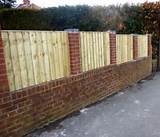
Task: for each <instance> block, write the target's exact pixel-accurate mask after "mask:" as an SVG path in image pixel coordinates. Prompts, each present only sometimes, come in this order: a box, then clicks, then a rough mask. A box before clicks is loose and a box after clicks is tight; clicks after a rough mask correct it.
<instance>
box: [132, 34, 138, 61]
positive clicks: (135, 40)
mask: <svg viewBox="0 0 160 137" xmlns="http://www.w3.org/2000/svg"><path fill="white" fill-rule="evenodd" d="M137 58H138V38H137V36H136V35H134V36H133V59H134V60H136V59H137Z"/></svg>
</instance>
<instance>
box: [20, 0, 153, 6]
mask: <svg viewBox="0 0 160 137" xmlns="http://www.w3.org/2000/svg"><path fill="white" fill-rule="evenodd" d="M30 1H31V3H35V4H37V5H39V6H41V7H53V6H60V5H78V4H80V5H82V4H87V5H103V6H104V5H110V4H124V3H126V2H127V3H143V2H145V1H146V0H30ZM148 1H156V0H148ZM22 2H23V0H17V3H18V4H19V3H22Z"/></svg>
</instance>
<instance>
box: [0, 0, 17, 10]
mask: <svg viewBox="0 0 160 137" xmlns="http://www.w3.org/2000/svg"><path fill="white" fill-rule="evenodd" d="M15 2H16V0H0V8H11V7H14V3H15Z"/></svg>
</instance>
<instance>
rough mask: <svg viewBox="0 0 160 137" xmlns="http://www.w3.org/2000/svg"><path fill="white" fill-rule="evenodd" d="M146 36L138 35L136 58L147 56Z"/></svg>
mask: <svg viewBox="0 0 160 137" xmlns="http://www.w3.org/2000/svg"><path fill="white" fill-rule="evenodd" d="M147 45H148V35H138V57H147V56H148V46H147Z"/></svg>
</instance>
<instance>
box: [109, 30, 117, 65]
mask: <svg viewBox="0 0 160 137" xmlns="http://www.w3.org/2000/svg"><path fill="white" fill-rule="evenodd" d="M109 39H110V62H111V64H116V63H117V57H116V33H110V35H109Z"/></svg>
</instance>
